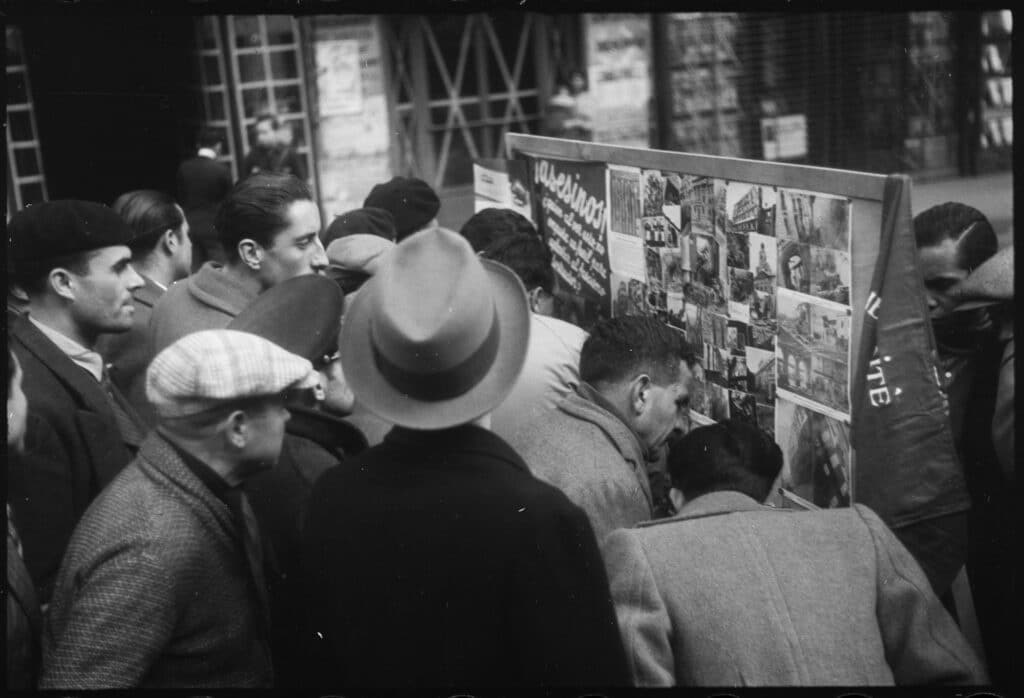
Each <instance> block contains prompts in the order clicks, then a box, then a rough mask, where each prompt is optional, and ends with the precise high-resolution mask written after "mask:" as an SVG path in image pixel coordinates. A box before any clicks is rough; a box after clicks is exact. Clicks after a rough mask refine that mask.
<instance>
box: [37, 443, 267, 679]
mask: <svg viewBox="0 0 1024 698" xmlns="http://www.w3.org/2000/svg"><path fill="white" fill-rule="evenodd" d="M241 536H242V533H241V531H240V527H239V526H236V524H235V518H234V517H233V516H232V513H231V510H230V509H229V508H228V506H227V505H226V504H225V503H224V502H223V501H221V500H220V499H218V498H217V497H216V496H215V495H214V494H213V493H212V492H211V491H210V490H209V489H208V488H207V487H206V486H205V485H203V484H202V482H201V481H200V480H199V478H198V477H196V475H195V474H194V473H193V472H192V471H191V470H190V469H189V468H188V467H187V466H186V465H185V463H184V462H183V461H182V460H181V457H180V456H179V455H178V453H177V452H176V451H175V450H174V448H173V447H172V446H171V445H170V444H169V443H168V442H167V441H166V440H165V439H164V438H163V437H162V436H161V435H160V434H159V433H156V432H153V433H151V434H150V436H149V437H148V438H147V439H146V441H145V442H144V443H143V445H142V449H141V450H140V452H139V455H138V457H137V458H136V459H135V460H134V461H132V463H131V464H129V465H128V466H127V467H126V468H125V469H124V471H122V472H121V474H120V475H118V476H117V478H115V480H114V481H113V482H112V483H110V485H109V486H108V487H107V489H105V490H104V491H103V492H102V493H101V494H100V496H99V497H97V498H96V500H95V501H94V502H93V504H92V506H90V507H89V510H88V511H86V513H85V516H83V517H82V520H81V521H80V522H79V525H78V527H77V528H76V529H75V533H74V536H72V538H71V543H70V544H69V545H68V549H67V553H66V554H65V556H64V561H63V563H62V564H61V569H60V573H59V575H58V577H57V586H56V589H55V590H54V594H53V601H52V603H51V604H50V609H49V612H48V614H47V618H46V624H45V629H44V632H43V669H42V679H41V681H40V687H41V688H45V689H66V690H87V689H101V688H128V687H145V688H266V687H270V685H271V683H272V681H273V670H272V668H271V657H270V647H269V643H268V627H267V623H268V621H267V608H266V606H265V604H264V602H263V600H262V598H261V594H260V592H259V591H258V588H257V586H256V582H255V579H254V577H253V575H252V573H251V571H250V567H249V564H248V561H247V558H246V555H245V551H244V544H243V542H242V539H241Z"/></svg>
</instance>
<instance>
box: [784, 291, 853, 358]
mask: <svg viewBox="0 0 1024 698" xmlns="http://www.w3.org/2000/svg"><path fill="white" fill-rule="evenodd" d="M777 299H778V307H777V317H778V322H779V343H780V344H786V345H792V346H797V347H800V348H801V349H802V350H804V351H809V352H813V353H816V354H821V355H822V356H825V357H827V358H830V359H833V360H834V361H843V362H848V361H849V352H850V322H851V317H850V309H849V308H844V307H842V306H839V305H835V304H832V303H827V302H825V301H821V300H818V299H814V298H811V297H809V296H801V295H799V294H796V293H792V292H791V291H786V290H785V289H779V291H778V296H777Z"/></svg>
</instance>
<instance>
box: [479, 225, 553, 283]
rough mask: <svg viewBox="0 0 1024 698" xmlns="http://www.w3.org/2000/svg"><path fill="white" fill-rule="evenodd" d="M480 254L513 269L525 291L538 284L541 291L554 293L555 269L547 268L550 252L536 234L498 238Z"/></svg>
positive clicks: (549, 266)
mask: <svg viewBox="0 0 1024 698" xmlns="http://www.w3.org/2000/svg"><path fill="white" fill-rule="evenodd" d="M481 256H482V257H483V258H484V259H490V260H492V261H494V262H498V263H500V264H504V265H505V266H506V267H508V268H509V269H511V270H512V271H514V272H515V273H516V276H518V277H519V279H520V281H522V282H523V286H525V287H526V290H527V291H531V290H533V289H535V288H537V287H538V286H540V288H541V290H543V291H545V292H547V293H554V290H555V272H554V270H552V268H551V251H550V250H549V249H548V246H547V245H545V244H544V241H543V240H541V239H540V238H539V237H537V236H536V235H526V234H523V233H519V234H516V235H510V236H507V237H502V238H499V239H497V240H495V241H494V243H492V244H491V246H490V247H488V248H487V249H486V250H484V252H483V253H482V255H481Z"/></svg>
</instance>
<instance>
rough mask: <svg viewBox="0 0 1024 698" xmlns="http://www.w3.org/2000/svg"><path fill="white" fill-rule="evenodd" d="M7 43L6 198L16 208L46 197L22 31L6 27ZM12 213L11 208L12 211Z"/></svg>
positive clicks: (37, 201) (5, 38) (5, 37)
mask: <svg viewBox="0 0 1024 698" xmlns="http://www.w3.org/2000/svg"><path fill="white" fill-rule="evenodd" d="M4 40H5V45H6V47H7V51H6V53H7V70H6V73H7V75H6V77H7V112H6V114H7V124H8V128H7V138H6V141H7V151H6V157H5V160H6V165H7V166H6V168H5V169H6V170H7V198H8V202H10V203H12V204H13V205H14V207H15V210H17V209H21V208H24V207H25V206H28V205H29V204H34V203H39V202H40V201H45V200H46V199H47V192H46V178H45V176H44V173H43V167H42V157H41V154H40V151H39V140H38V138H37V137H36V134H37V133H38V129H37V128H36V123H35V107H34V104H33V102H32V91H31V89H30V86H29V79H28V69H27V67H26V66H25V56H24V51H23V50H22V44H21V31H20V30H19V29H18V27H13V26H8V27H5V30H4ZM9 213H10V211H9Z"/></svg>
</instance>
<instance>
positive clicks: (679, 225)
mask: <svg viewBox="0 0 1024 698" xmlns="http://www.w3.org/2000/svg"><path fill="white" fill-rule="evenodd" d="M682 196H683V181H682V178H681V177H680V176H679V175H678V174H675V173H666V174H665V196H664V203H663V204H662V206H661V211H662V213H664V214H665V218H666V219H667V220H668V222H669V225H670V227H671V228H672V234H675V235H678V234H679V233H680V232H682V231H683V220H682V215H683V206H682ZM671 244H676V243H671Z"/></svg>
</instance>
